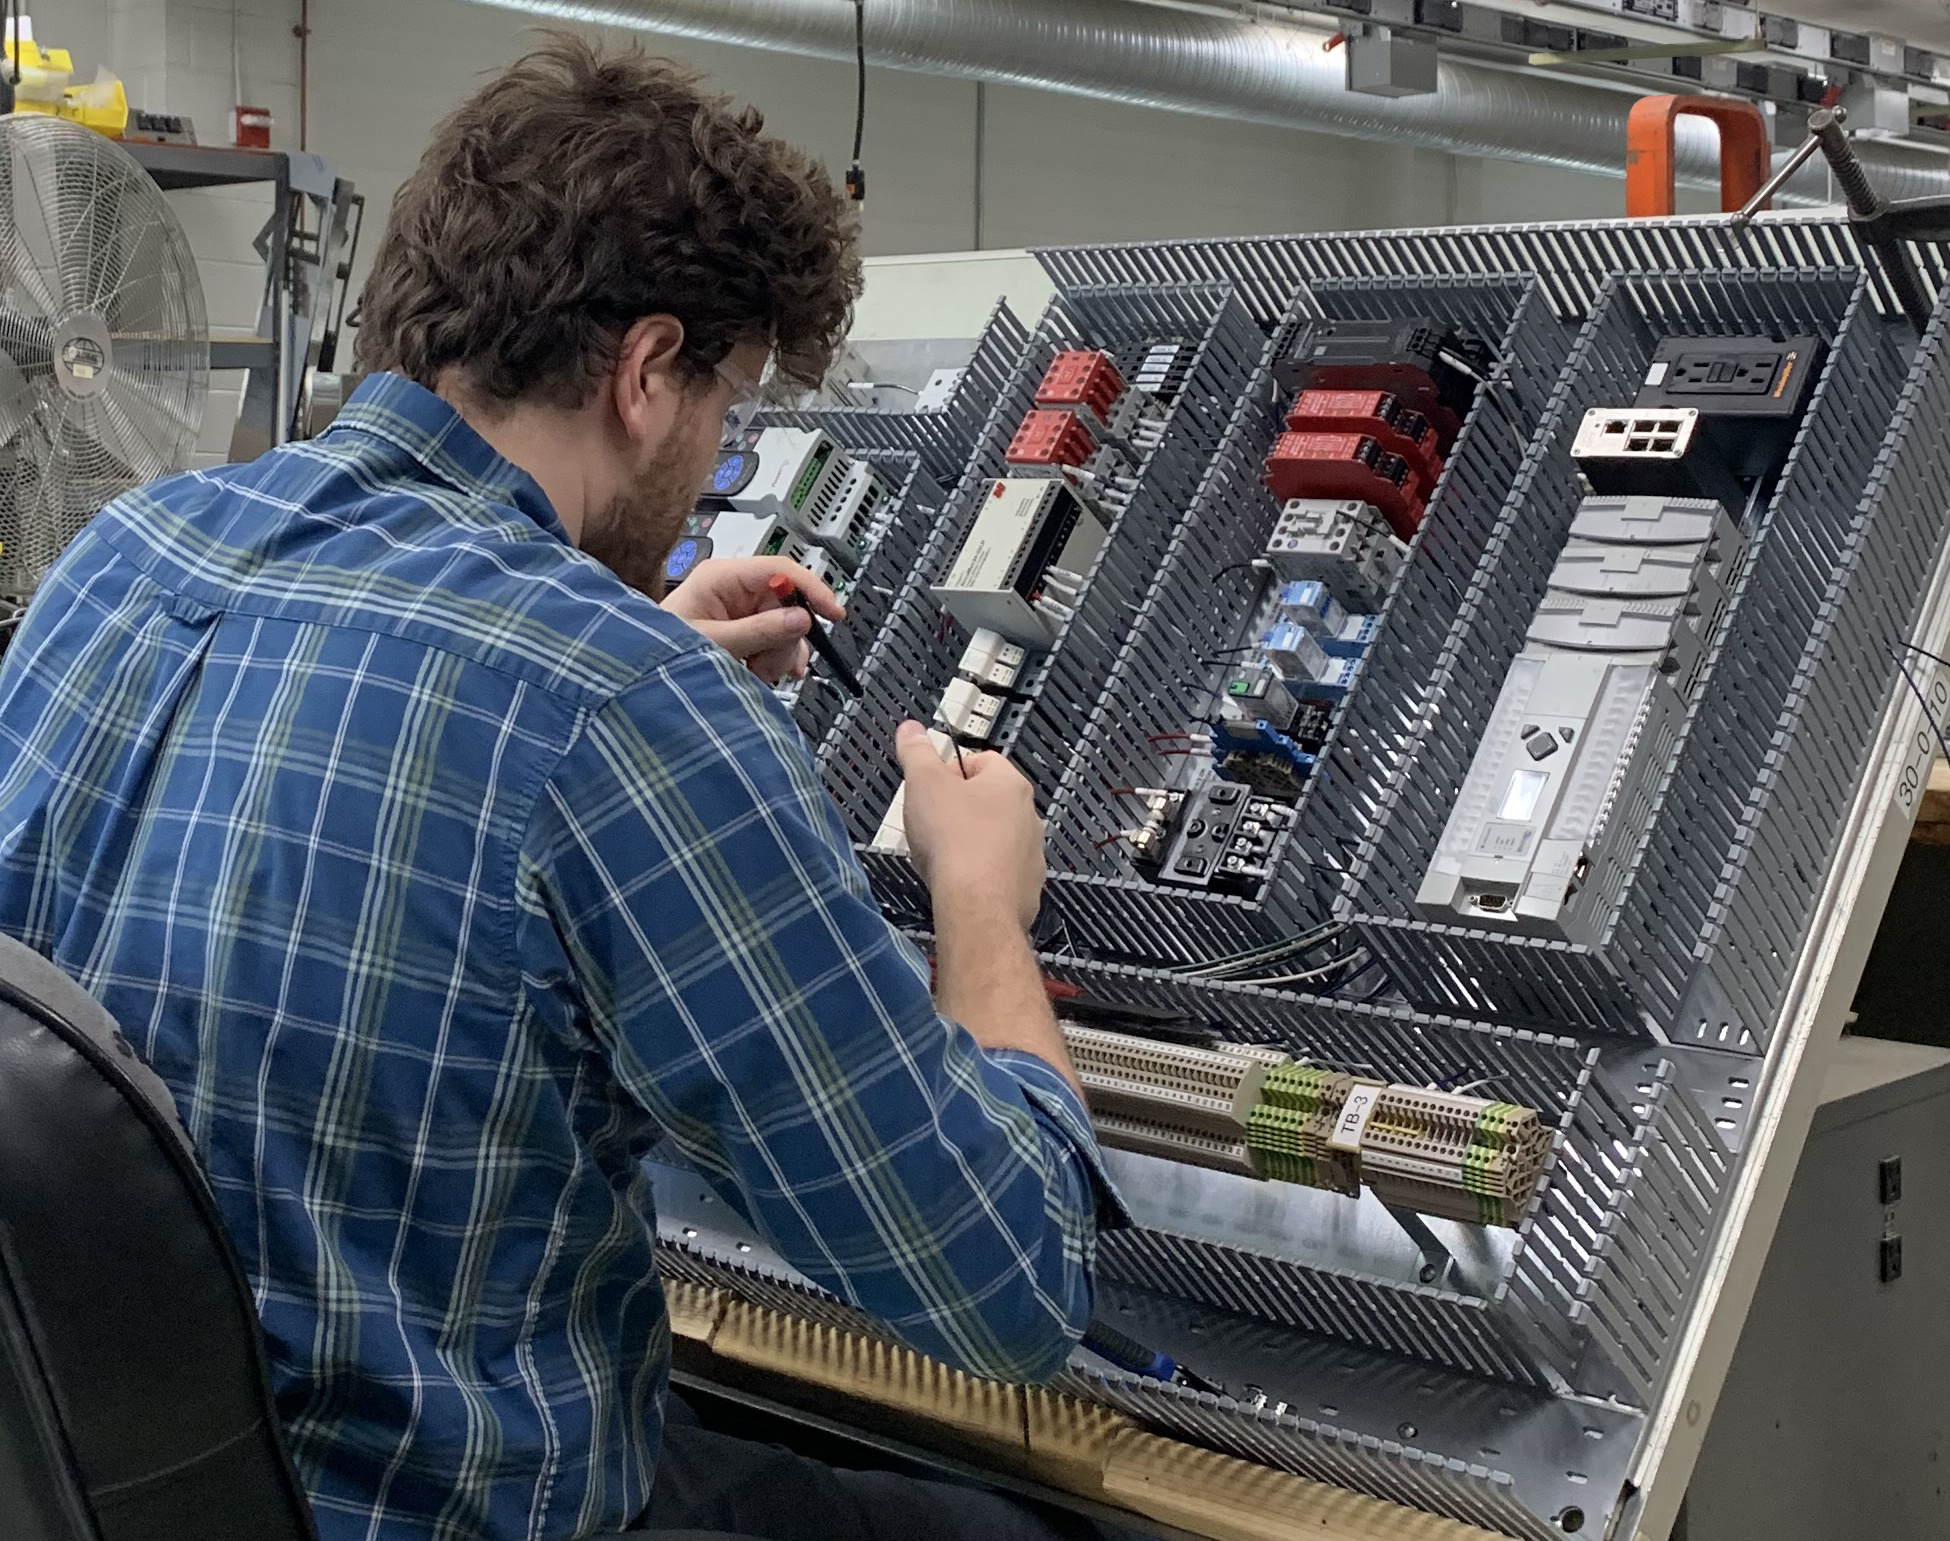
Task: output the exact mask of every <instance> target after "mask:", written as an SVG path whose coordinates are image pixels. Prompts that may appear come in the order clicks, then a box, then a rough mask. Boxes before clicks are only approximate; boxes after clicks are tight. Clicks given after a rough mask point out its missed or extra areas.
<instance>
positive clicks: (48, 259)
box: [6, 134, 66, 317]
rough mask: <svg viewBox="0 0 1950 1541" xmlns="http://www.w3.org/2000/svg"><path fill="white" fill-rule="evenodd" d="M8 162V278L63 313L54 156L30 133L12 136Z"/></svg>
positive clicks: (47, 308)
mask: <svg viewBox="0 0 1950 1541" xmlns="http://www.w3.org/2000/svg"><path fill="white" fill-rule="evenodd" d="M8 161H9V163H10V169H11V173H12V175H11V178H10V182H11V186H10V188H9V191H10V192H11V193H12V195H13V196H12V200H11V201H12V205H13V233H14V240H13V243H12V247H11V249H10V250H9V251H8V253H7V256H8V262H7V266H6V277H7V280H8V282H9V284H18V285H19V286H20V287H21V288H22V289H23V290H25V291H26V293H27V295H28V296H29V297H30V298H31V299H32V300H33V301H34V303H35V304H36V305H38V306H39V307H40V309H41V312H42V314H44V315H46V316H49V317H55V316H61V315H64V314H65V313H66V307H65V306H64V305H63V304H62V303H61V300H60V298H59V296H60V293H61V289H62V284H61V256H60V252H59V250H58V249H57V247H56V243H55V235H54V232H55V211H56V210H57V209H58V208H59V206H60V196H59V193H58V192H57V190H56V185H55V167H54V156H53V155H52V154H51V153H50V152H49V151H48V149H47V147H46V146H45V145H43V144H39V143H36V142H34V141H32V140H30V139H29V138H28V137H27V136H26V135H25V134H11V135H9V136H8Z"/></svg>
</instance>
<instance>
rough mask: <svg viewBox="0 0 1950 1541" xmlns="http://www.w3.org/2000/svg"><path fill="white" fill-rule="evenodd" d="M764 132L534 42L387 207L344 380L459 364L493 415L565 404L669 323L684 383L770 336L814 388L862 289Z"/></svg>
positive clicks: (672, 76) (825, 219)
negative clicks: (625, 344) (641, 331)
mask: <svg viewBox="0 0 1950 1541" xmlns="http://www.w3.org/2000/svg"><path fill="white" fill-rule="evenodd" d="M763 129H764V119H763V117H762V116H760V114H759V113H758V111H757V110H756V109H754V108H750V107H746V108H742V109H740V108H737V107H734V106H733V104H732V103H731V101H730V100H729V99H728V98H726V97H723V96H717V95H714V94H711V93H709V92H707V91H705V90H704V89H703V87H702V84H701V77H700V76H698V75H696V74H694V73H692V72H691V71H689V70H686V69H684V68H682V67H681V66H679V65H677V64H676V63H674V62H672V61H671V60H668V59H659V58H653V57H651V56H649V55H647V54H645V53H644V52H643V51H642V50H641V49H640V48H635V47H631V48H628V49H625V50H620V51H616V52H609V53H598V52H597V51H596V50H595V49H594V48H592V47H591V46H590V45H589V44H588V43H586V42H584V41H583V40H582V39H580V38H578V37H575V36H573V35H570V34H559V35H555V36H552V37H551V38H550V39H549V40H548V41H547V43H546V44H545V45H544V46H543V47H541V48H539V49H537V50H536V51H535V52H533V53H531V54H529V55H528V56H527V57H525V58H523V59H521V60H519V61H518V62H517V63H515V64H514V65H512V66H511V67H510V68H509V69H508V70H507V71H506V72H505V73H503V74H502V75H500V76H498V77H496V78H495V79H494V80H492V81H490V82H489V83H488V84H487V85H486V86H484V87H483V88H482V89H481V90H480V91H478V92H476V93H475V94H474V95H473V96H472V97H471V98H469V99H468V100H467V101H466V102H465V103H463V104H462V105H461V106H460V108H459V109H458V110H456V111H455V112H454V113H453V114H452V115H451V116H449V117H448V118H447V119H446V120H445V121H444V122H442V123H441V124H440V126H439V127H438V128H437V129H435V130H434V135H433V142H432V143H431V144H430V145H429V146H428V147H427V152H426V154H425V155H424V156H423V157H421V160H420V164H419V167H418V169H416V170H415V171H414V173H413V175H412V176H411V177H409V178H408V179H407V181H406V183H405V184H404V185H403V186H402V187H401V188H400V190H399V193H398V195H397V196H396V197H395V198H394V199H393V209H392V217H391V219H390V220H389V221H388V223H387V227H386V234H385V237H384V238H383V239H382V241H381V242H380V245H379V250H378V253H377V255H376V256H375V257H374V259H373V266H372V274H371V276H370V277H369V278H368V279H367V281H366V288H365V296H364V300H363V303H362V310H363V313H364V316H363V320H362V322H361V326H360V332H359V344H358V360H359V364H360V366H361V367H362V368H365V369H390V370H393V371H395V372H396V373H399V374H403V375H405V376H407V377H408V378H409V379H412V380H415V381H417V382H418V383H420V384H421V385H424V386H427V387H429V388H432V387H433V385H434V384H435V383H436V380H437V378H438V377H439V375H440V374H441V372H442V371H443V370H445V369H447V368H448V367H450V366H456V365H457V366H459V367H460V368H461V369H462V370H463V371H464V373H465V377H466V380H467V382H468V384H469V385H470V386H471V387H472V389H473V390H475V391H477V392H478V393H479V394H480V395H482V396H483V397H486V398H487V399H489V400H491V401H497V402H504V403H514V402H519V401H535V402H546V403H549V404H551V405H556V406H563V407H571V408H573V407H577V406H581V405H583V404H584V403H585V402H587V400H588V399H589V393H590V391H591V390H592V388H593V387H594V385H595V383H596V381H598V380H599V379H600V378H601V377H602V375H603V373H604V372H605V371H606V370H607V369H609V368H610V367H612V366H613V365H614V363H615V360H616V357H617V350H618V348H619V346H620V343H621V340H622V337H623V334H624V333H625V332H626V331H628V329H629V328H630V326H631V325H632V324H634V323H635V322H636V321H638V320H640V319H641V318H643V317H644V316H649V315H671V316H675V317H676V318H677V319H678V320H679V321H681V322H683V324H684V347H683V353H682V358H683V361H684V363H685V364H686V365H687V366H688V367H689V368H690V369H691V371H692V372H693V373H694V374H699V375H701V374H705V373H708V372H709V371H710V370H711V369H712V368H713V367H714V366H716V365H717V364H718V363H719V362H721V361H722V360H723V359H724V357H725V355H726V354H727V353H729V352H730V351H731V349H732V348H733V347H734V346H736V345H737V344H738V343H740V342H742V341H747V340H769V341H770V342H771V344H772V346H773V348H774V350H775V357H776V359H777V365H778V369H779V371H780V372H781V373H782V374H784V375H785V376H786V377H787V378H788V379H791V380H793V381H796V382H798V383H801V384H806V385H812V384H815V383H817V382H818V380H819V379H820V377H821V376H823V375H824V374H825V372H826V370H827V367H828V366H829V364H830V363H831V361H832V356H833V351H834V349H836V348H837V347H838V346H839V343H840V341H841V339H842V338H843V337H845V335H846V331H847V327H848V325H849V324H850V321H851V316H852V308H853V302H854V301H855V300H856V299H857V298H858V297H859V294H860V282H861V280H860V259H859V254H858V251H857V249H856V248H857V240H858V230H857V222H856V220H855V219H854V217H853V214H852V211H851V207H850V206H849V205H848V204H847V203H846V201H845V200H844V199H843V198H841V196H840V195H839V193H838V192H837V191H836V190H835V189H834V187H833V182H832V179H831V177H829V176H828V175H827V173H826V170H825V168H824V167H822V166H821V165H820V164H819V162H818V161H816V160H814V159H813V158H812V157H811V156H810V155H807V154H806V153H805V152H804V151H802V150H799V149H797V148H795V147H794V146H792V145H789V144H787V143H785V142H784V141H783V140H781V139H776V138H773V137H771V136H769V135H767V134H765V133H764V132H763Z"/></svg>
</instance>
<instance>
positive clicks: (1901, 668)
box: [1896, 649, 1950, 760]
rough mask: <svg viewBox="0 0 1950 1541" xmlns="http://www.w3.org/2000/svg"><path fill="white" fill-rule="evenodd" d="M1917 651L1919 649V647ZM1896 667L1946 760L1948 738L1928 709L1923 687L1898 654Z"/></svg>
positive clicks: (1933, 714)
mask: <svg viewBox="0 0 1950 1541" xmlns="http://www.w3.org/2000/svg"><path fill="white" fill-rule="evenodd" d="M1918 651H1921V650H1920V649H1919V650H1918ZM1896 669H1897V672H1898V673H1900V674H1901V675H1902V677H1903V683H1904V684H1905V685H1907V686H1909V693H1910V694H1911V695H1913V696H1915V697H1916V704H1917V705H1918V706H1920V707H1922V708H1923V720H1924V721H1925V722H1927V723H1928V724H1929V725H1930V729H1931V731H1932V732H1934V733H1935V734H1936V741H1937V747H1938V748H1940V749H1941V750H1942V751H1943V757H1944V758H1945V759H1946V760H1950V738H1946V737H1945V736H1944V732H1943V727H1942V725H1941V724H1940V723H1938V722H1937V720H1936V713H1934V712H1932V711H1931V710H1930V703H1929V701H1928V700H1927V699H1926V698H1925V697H1924V695H1923V687H1922V686H1920V685H1918V684H1917V683H1916V681H1915V679H1914V678H1912V677H1911V675H1910V672H1909V668H1908V666H1907V665H1906V664H1904V662H1903V660H1902V656H1901V655H1900V654H1898V655H1897V658H1896Z"/></svg>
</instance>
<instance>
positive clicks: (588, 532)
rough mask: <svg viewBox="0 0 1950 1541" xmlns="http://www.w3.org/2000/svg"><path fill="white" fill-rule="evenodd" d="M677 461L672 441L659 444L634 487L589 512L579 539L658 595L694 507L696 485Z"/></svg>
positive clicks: (633, 583)
mask: <svg viewBox="0 0 1950 1541" xmlns="http://www.w3.org/2000/svg"><path fill="white" fill-rule="evenodd" d="M679 460H680V457H679V455H678V454H677V453H676V446H675V445H674V444H673V443H671V442H668V441H666V442H665V443H664V444H663V445H661V446H660V447H659V448H658V450H657V453H656V454H655V455H654V456H653V457H652V459H651V461H650V464H649V465H648V466H646V467H645V468H644V470H643V474H642V475H641V476H640V477H639V478H638V480H637V484H636V487H635V488H634V490H632V491H630V492H625V493H619V494H618V495H617V496H616V497H615V498H613V499H611V500H610V502H609V503H608V504H607V505H606V506H605V507H604V508H602V509H600V510H599V511H597V512H596V513H594V514H591V515H590V516H589V518H588V520H587V521H586V522H585V523H584V525H583V527H582V540H581V541H580V543H579V544H580V545H581V547H582V549H583V550H584V551H586V552H588V553H589V555H590V556H593V557H594V558H595V559H596V560H597V561H598V562H601V563H602V564H603V566H605V567H607V568H608V569H609V570H610V571H611V572H613V573H615V574H616V576H617V577H619V578H621V579H622V580H623V581H624V582H625V583H627V584H628V585H629V586H630V587H631V588H633V589H637V590H640V591H641V592H643V593H645V594H648V595H649V596H650V597H651V598H652V599H656V600H661V599H662V598H663V597H664V570H665V564H666V563H668V562H669V560H670V553H671V549H672V548H673V547H674V546H676V544H677V537H678V536H679V535H681V534H683V532H684V520H685V519H686V518H687V517H689V515H690V513H691V510H692V509H694V508H695V507H696V506H697V488H696V486H695V485H694V484H693V482H692V480H691V479H690V478H688V477H686V476H685V474H684V469H683V467H682V466H681V465H680V464H679Z"/></svg>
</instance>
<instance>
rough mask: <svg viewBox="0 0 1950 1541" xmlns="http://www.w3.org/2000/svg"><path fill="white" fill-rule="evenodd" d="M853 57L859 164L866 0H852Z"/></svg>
mask: <svg viewBox="0 0 1950 1541" xmlns="http://www.w3.org/2000/svg"><path fill="white" fill-rule="evenodd" d="M853 58H854V63H855V65H856V67H857V74H858V78H859V93H860V94H859V99H858V102H857V103H856V105H855V106H854V109H853V164H854V166H855V167H856V168H857V167H858V166H859V164H860V147H861V145H862V144H863V143H864V142H865V140H866V137H867V0H853Z"/></svg>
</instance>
